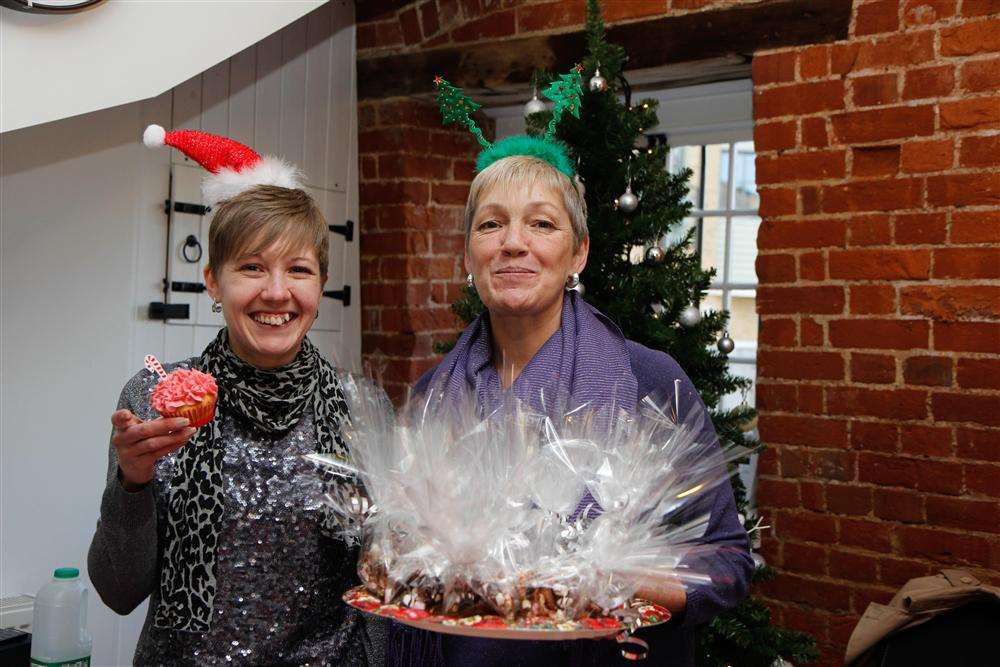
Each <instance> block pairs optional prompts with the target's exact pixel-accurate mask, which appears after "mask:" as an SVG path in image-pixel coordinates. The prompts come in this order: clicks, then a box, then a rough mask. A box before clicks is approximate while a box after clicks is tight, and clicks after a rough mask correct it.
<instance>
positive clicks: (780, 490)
mask: <svg viewBox="0 0 1000 667" xmlns="http://www.w3.org/2000/svg"><path fill="white" fill-rule="evenodd" d="M757 497H758V498H760V501H761V502H762V503H764V504H766V505H767V506H768V507H794V506H795V505H797V504H798V503H799V502H800V498H799V483H798V482H795V481H792V480H787V479H771V478H767V477H764V478H761V479H759V480H757Z"/></svg>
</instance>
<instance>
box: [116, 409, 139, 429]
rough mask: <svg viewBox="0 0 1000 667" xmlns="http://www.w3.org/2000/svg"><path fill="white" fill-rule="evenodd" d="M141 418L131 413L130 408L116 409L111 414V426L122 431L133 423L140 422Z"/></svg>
mask: <svg viewBox="0 0 1000 667" xmlns="http://www.w3.org/2000/svg"><path fill="white" fill-rule="evenodd" d="M141 423H142V420H141V419H139V418H138V417H136V416H135V415H134V414H132V411H131V410H117V411H115V413H114V414H113V415H111V426H112V427H114V429H115V430H116V431H122V430H124V429H126V428H128V427H129V426H132V425H134V424H141Z"/></svg>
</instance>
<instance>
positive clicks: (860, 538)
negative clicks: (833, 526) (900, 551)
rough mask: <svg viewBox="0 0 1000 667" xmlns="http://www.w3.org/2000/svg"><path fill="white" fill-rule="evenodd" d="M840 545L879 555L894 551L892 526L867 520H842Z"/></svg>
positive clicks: (840, 521)
mask: <svg viewBox="0 0 1000 667" xmlns="http://www.w3.org/2000/svg"><path fill="white" fill-rule="evenodd" d="M839 523H840V544H842V545H844V546H850V547H858V548H861V549H867V550H869V551H875V552H878V553H879V554H885V553H890V552H891V551H892V524H888V523H883V522H881V521H869V520H866V519H848V518H842V519H840V520H839Z"/></svg>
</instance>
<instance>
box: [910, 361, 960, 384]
mask: <svg viewBox="0 0 1000 667" xmlns="http://www.w3.org/2000/svg"><path fill="white" fill-rule="evenodd" d="M952 365H953V364H952V360H951V358H950V357H909V358H908V359H906V361H905V362H903V379H904V380H906V383H907V384H919V385H934V386H940V387H947V386H950V385H951V379H952Z"/></svg>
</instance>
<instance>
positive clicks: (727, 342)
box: [715, 331, 736, 354]
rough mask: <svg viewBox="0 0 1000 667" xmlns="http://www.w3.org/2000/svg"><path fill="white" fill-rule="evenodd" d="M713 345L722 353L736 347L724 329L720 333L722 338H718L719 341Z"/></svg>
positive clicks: (726, 352)
mask: <svg viewBox="0 0 1000 667" xmlns="http://www.w3.org/2000/svg"><path fill="white" fill-rule="evenodd" d="M715 346H716V347H717V348H719V352H721V353H722V354H729V353H730V352H732V351H733V350H735V349H736V343H734V342H733V339H732V338H730V337H729V332H728V331H724V332H723V333H722V338H720V339H719V342H718V343H716V344H715Z"/></svg>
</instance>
